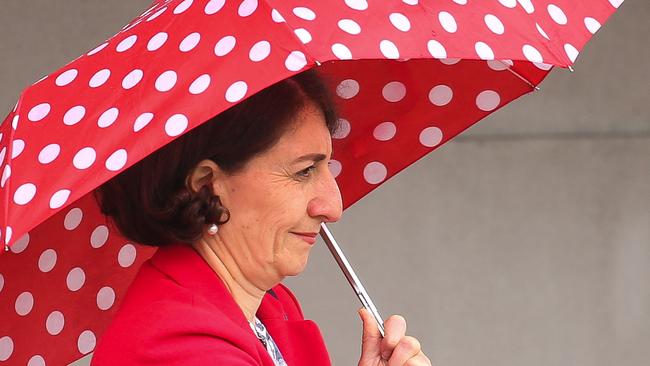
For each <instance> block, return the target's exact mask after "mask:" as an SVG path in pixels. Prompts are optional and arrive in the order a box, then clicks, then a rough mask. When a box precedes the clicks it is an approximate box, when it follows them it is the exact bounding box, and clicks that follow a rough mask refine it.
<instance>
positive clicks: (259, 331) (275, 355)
mask: <svg viewBox="0 0 650 366" xmlns="http://www.w3.org/2000/svg"><path fill="white" fill-rule="evenodd" d="M248 324H250V326H251V329H252V330H253V333H255V335H256V336H257V338H258V339H259V340H260V341H261V342H262V345H264V348H266V351H267V352H268V353H269V356H271V359H272V360H273V363H274V364H275V366H287V363H286V362H285V361H284V358H282V354H281V353H280V349H278V346H277V345H276V344H275V342H274V341H273V338H271V335H270V334H269V332H267V331H266V327H265V326H264V324H262V322H261V321H260V320H259V319H257V317H255V321H254V322H248Z"/></svg>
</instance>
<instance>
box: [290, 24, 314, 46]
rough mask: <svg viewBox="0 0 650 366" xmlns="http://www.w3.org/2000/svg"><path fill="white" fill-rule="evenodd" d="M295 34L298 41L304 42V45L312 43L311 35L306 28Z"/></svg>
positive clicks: (299, 29)
mask: <svg viewBox="0 0 650 366" xmlns="http://www.w3.org/2000/svg"><path fill="white" fill-rule="evenodd" d="M293 32H294V33H295V34H296V36H297V37H298V39H300V42H302V43H303V44H307V43H309V42H311V34H310V33H309V31H308V30H306V29H305V28H298V29H296V30H294V31H293Z"/></svg>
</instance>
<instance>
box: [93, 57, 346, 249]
mask: <svg viewBox="0 0 650 366" xmlns="http://www.w3.org/2000/svg"><path fill="white" fill-rule="evenodd" d="M307 103H314V105H316V106H317V107H318V108H319V109H320V110H321V111H322V112H323V117H324V118H325V122H326V124H327V128H328V130H329V131H330V133H333V132H334V131H335V130H336V128H337V127H338V125H337V123H338V122H337V117H336V111H335V108H334V104H333V102H332V99H331V96H330V94H329V89H328V87H327V86H326V85H325V83H324V81H323V80H322V79H321V78H320V77H319V75H318V74H317V73H316V72H315V71H313V70H309V71H305V72H303V73H300V74H298V75H296V76H293V77H292V78H289V79H285V80H283V81H280V82H278V83H276V84H274V85H272V86H270V87H268V88H266V89H264V90H262V91H260V92H258V93H256V94H255V95H253V96H251V97H249V98H248V99H246V100H244V101H243V102H241V103H239V104H237V105H235V106H233V107H231V108H229V109H227V110H226V111H224V112H222V113H220V114H219V115H217V116H215V117H213V118H212V119H210V120H208V121H206V122H205V123H203V124H202V125H200V126H198V127H196V128H195V129H193V130H191V131H189V132H188V133H186V134H185V135H183V136H181V137H179V138H178V139H176V140H174V141H172V142H171V143H169V144H168V145H165V146H164V147H163V148H161V149H159V150H157V151H155V152H153V153H152V154H151V155H149V156H147V157H146V158H144V159H143V160H141V161H139V162H138V163H136V164H134V165H133V166H131V167H129V168H128V169H127V170H125V171H123V172H122V173H120V174H119V175H117V176H115V177H113V178H112V179H111V180H109V181H108V182H106V183H104V184H103V185H101V186H100V187H98V188H97V189H96V190H95V198H96V199H97V202H98V204H99V207H100V209H101V212H102V213H103V214H104V215H106V216H108V217H110V219H112V221H113V223H114V224H115V225H116V226H117V229H118V230H119V231H120V232H121V233H122V235H123V236H125V237H126V238H127V239H129V240H133V241H135V242H137V243H141V244H146V245H151V246H163V245H167V244H171V243H174V242H185V243H191V242H193V241H196V240H198V239H199V238H200V237H201V235H202V233H203V229H204V227H205V225H208V224H212V223H216V224H223V223H225V222H227V221H228V219H229V217H230V213H229V212H228V210H227V208H226V207H224V206H223V205H222V204H221V201H220V200H219V197H218V196H216V195H215V194H214V192H213V190H212V186H211V185H209V184H206V185H203V186H202V187H201V189H199V190H198V192H194V191H193V190H191V189H190V188H189V187H188V186H187V185H186V178H187V176H188V175H189V174H190V172H191V171H192V169H193V168H194V167H195V166H196V165H197V164H198V163H199V162H200V161H202V160H204V159H210V160H212V161H214V162H215V163H216V164H217V165H218V166H219V167H220V168H221V169H222V170H224V171H225V172H226V173H235V172H237V171H239V170H241V169H242V168H243V167H244V166H245V165H246V163H247V162H248V161H249V160H250V159H251V158H253V157H255V156H256V155H258V154H261V153H263V152H265V151H267V150H268V149H270V148H271V147H272V146H273V145H274V144H275V143H276V142H277V141H278V140H279V139H280V137H281V136H282V134H283V133H284V132H286V131H287V130H288V129H289V128H290V127H291V122H293V120H294V119H295V116H296V115H297V114H298V112H299V111H301V110H302V109H303V108H304V107H305V105H307ZM224 217H225V218H224Z"/></svg>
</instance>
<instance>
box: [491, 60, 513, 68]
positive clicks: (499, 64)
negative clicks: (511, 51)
mask: <svg viewBox="0 0 650 366" xmlns="http://www.w3.org/2000/svg"><path fill="white" fill-rule="evenodd" d="M487 65H488V67H489V68H490V69H492V70H494V71H503V70H507V69H508V68H509V67H510V66H512V61H510V63H509V64H508V63H506V61H504V60H488V61H487Z"/></svg>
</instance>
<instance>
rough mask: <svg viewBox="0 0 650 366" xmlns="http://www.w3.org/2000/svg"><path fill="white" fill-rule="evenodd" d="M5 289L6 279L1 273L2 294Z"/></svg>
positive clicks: (0, 287) (0, 286)
mask: <svg viewBox="0 0 650 366" xmlns="http://www.w3.org/2000/svg"><path fill="white" fill-rule="evenodd" d="M4 287H5V277H4V276H3V275H2V273H0V292H2V289H3V288H4Z"/></svg>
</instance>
